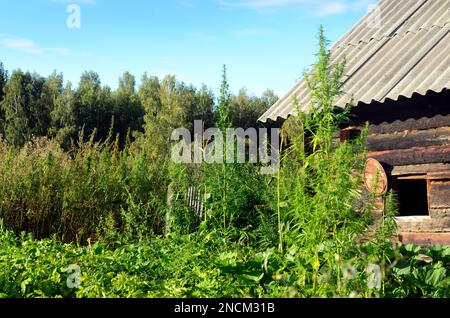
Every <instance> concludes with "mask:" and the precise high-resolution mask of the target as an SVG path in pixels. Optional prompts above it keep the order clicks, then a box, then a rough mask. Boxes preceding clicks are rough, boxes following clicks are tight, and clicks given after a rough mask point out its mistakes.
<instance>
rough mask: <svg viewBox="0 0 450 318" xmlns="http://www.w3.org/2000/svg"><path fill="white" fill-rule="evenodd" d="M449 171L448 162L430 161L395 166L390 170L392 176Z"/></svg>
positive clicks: (449, 165)
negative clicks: (427, 162)
mask: <svg viewBox="0 0 450 318" xmlns="http://www.w3.org/2000/svg"><path fill="white" fill-rule="evenodd" d="M447 171H450V164H448V163H429V164H419V165H407V166H395V167H392V168H391V169H390V170H389V171H388V172H389V173H390V175H391V176H405V175H420V174H430V173H433V172H447Z"/></svg>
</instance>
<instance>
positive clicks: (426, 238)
mask: <svg viewBox="0 0 450 318" xmlns="http://www.w3.org/2000/svg"><path fill="white" fill-rule="evenodd" d="M398 237H399V241H400V242H402V243H404V244H410V243H411V244H417V245H420V246H432V245H450V233H448V232H447V233H401V234H400V235H399V236H398Z"/></svg>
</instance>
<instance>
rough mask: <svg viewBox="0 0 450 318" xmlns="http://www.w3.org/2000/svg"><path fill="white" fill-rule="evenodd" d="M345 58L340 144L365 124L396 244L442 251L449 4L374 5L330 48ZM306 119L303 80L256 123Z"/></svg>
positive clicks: (447, 169)
mask: <svg viewBox="0 0 450 318" xmlns="http://www.w3.org/2000/svg"><path fill="white" fill-rule="evenodd" d="M343 57H345V58H346V61H347V64H346V69H345V74H344V78H343V90H344V92H345V94H344V95H343V96H342V97H339V98H338V99H337V100H336V102H335V106H336V107H338V108H339V107H340V108H342V107H345V106H346V105H347V104H348V103H350V102H352V103H353V105H354V108H353V110H352V121H353V122H352V123H351V124H350V125H348V126H346V127H342V129H341V136H340V138H341V140H347V139H351V138H353V137H354V136H355V135H357V134H358V131H359V130H360V129H361V127H362V126H363V125H365V123H366V122H369V135H368V138H367V148H368V151H369V152H368V157H370V158H374V159H376V160H378V161H379V162H380V163H381V164H382V166H383V168H384V169H385V173H386V175H387V180H388V188H389V189H392V190H394V191H395V192H396V193H397V196H398V200H399V214H398V217H397V222H398V225H399V239H400V240H401V241H403V242H405V243H408V242H412V243H418V244H422V245H429V244H450V1H449V0H396V1H393V0H381V1H380V2H379V3H378V5H377V6H376V7H375V8H374V9H373V10H372V11H371V12H370V13H368V14H367V15H366V16H365V17H364V18H363V19H362V20H361V21H360V22H359V23H358V24H357V25H355V26H354V27H353V28H352V29H351V30H350V31H349V32H348V33H347V34H346V35H345V36H344V37H343V38H342V39H341V40H339V41H338V42H337V43H336V44H335V45H334V46H333V47H332V48H331V61H332V62H333V61H338V60H340V59H342V58H343ZM294 97H295V98H296V99H297V101H298V102H299V105H300V111H308V100H309V91H308V89H307V87H306V85H305V81H304V79H302V80H300V81H299V82H298V83H297V84H296V85H295V86H294V88H292V89H291V90H290V91H289V92H288V93H287V94H286V95H285V96H284V97H282V98H281V99H280V100H278V101H277V103H276V104H275V105H273V106H272V107H271V108H270V109H269V110H268V111H267V112H266V113H265V114H264V115H263V116H261V118H260V119H259V120H260V121H261V122H263V123H266V125H269V126H280V125H281V124H282V123H283V121H284V120H285V119H286V118H287V117H289V116H290V115H293V114H295V110H296V108H295V107H294Z"/></svg>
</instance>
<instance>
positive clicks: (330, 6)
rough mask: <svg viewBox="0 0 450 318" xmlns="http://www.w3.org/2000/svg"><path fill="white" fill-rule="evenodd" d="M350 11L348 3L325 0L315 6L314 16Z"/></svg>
mask: <svg viewBox="0 0 450 318" xmlns="http://www.w3.org/2000/svg"><path fill="white" fill-rule="evenodd" d="M348 11H350V7H349V6H348V4H346V3H343V2H326V3H323V4H321V5H320V6H319V8H317V10H316V11H315V15H316V16H322V17H323V16H329V15H336V14H342V13H346V12H348Z"/></svg>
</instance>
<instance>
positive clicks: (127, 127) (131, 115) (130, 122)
mask: <svg viewBox="0 0 450 318" xmlns="http://www.w3.org/2000/svg"><path fill="white" fill-rule="evenodd" d="M113 100H114V110H113V113H114V118H115V125H116V127H115V132H116V133H118V134H119V135H120V141H121V144H122V145H123V144H124V143H125V139H126V136H127V134H128V131H130V132H132V131H136V130H140V129H142V125H143V119H144V107H143V106H142V104H141V100H140V99H139V96H138V94H137V93H136V80H135V78H134V76H133V75H131V74H130V73H129V72H125V73H124V74H123V76H122V77H121V78H120V79H119V88H118V89H117V91H116V92H114V94H113Z"/></svg>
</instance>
